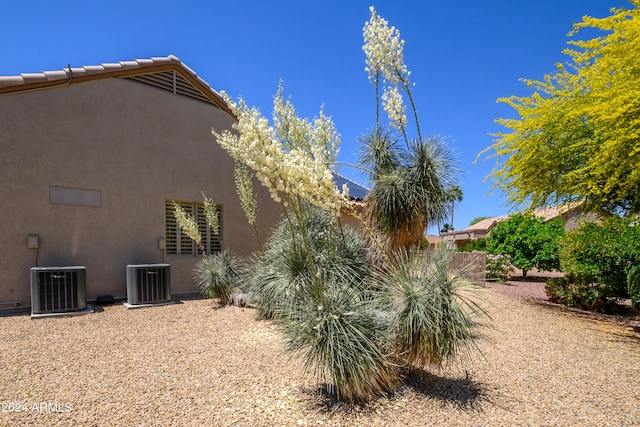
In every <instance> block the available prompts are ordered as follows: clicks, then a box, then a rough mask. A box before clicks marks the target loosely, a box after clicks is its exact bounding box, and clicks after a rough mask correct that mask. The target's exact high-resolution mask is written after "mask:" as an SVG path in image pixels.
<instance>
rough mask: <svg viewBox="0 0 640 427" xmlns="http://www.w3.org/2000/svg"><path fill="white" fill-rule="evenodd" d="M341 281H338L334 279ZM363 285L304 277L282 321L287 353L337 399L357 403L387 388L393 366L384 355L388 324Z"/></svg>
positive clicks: (392, 377)
mask: <svg viewBox="0 0 640 427" xmlns="http://www.w3.org/2000/svg"><path fill="white" fill-rule="evenodd" d="M338 278H339V279H342V280H338ZM366 295H367V293H366V292H365V290H364V289H363V284H362V283H361V282H356V281H355V280H353V279H349V278H347V277H346V276H344V275H343V274H339V275H331V277H321V278H305V279H303V280H302V283H301V286H300V287H299V288H298V289H297V291H296V292H294V298H293V301H294V304H292V305H291V306H289V307H287V306H283V305H281V306H280V307H279V308H280V309H284V310H286V313H283V314H284V315H283V316H280V317H281V318H282V319H283V320H282V326H283V331H284V334H285V340H286V348H287V350H288V351H291V352H294V353H300V354H302V357H303V359H304V361H305V368H306V369H307V370H312V371H313V372H314V374H315V375H316V376H317V377H318V378H319V379H320V380H321V381H323V382H325V383H328V388H329V390H330V391H331V392H332V393H333V394H335V396H336V398H337V399H338V400H341V401H351V402H360V401H368V400H371V399H372V398H373V397H375V396H379V395H382V394H384V393H385V392H387V391H389V390H391V389H392V388H393V386H394V385H395V383H396V381H397V372H396V370H395V367H394V366H393V365H392V364H391V363H389V360H388V358H387V355H386V349H385V345H386V338H387V335H386V332H387V326H386V324H385V323H384V322H383V319H382V318H381V317H380V316H379V315H378V313H377V312H376V311H374V307H375V304H372V301H371V300H370V299H369V298H367V297H366Z"/></svg>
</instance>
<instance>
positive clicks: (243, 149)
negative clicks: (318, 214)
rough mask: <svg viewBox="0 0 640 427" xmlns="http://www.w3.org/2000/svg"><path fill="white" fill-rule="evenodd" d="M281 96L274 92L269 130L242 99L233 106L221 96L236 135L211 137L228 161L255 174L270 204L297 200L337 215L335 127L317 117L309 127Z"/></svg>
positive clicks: (341, 197) (339, 202)
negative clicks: (226, 154)
mask: <svg viewBox="0 0 640 427" xmlns="http://www.w3.org/2000/svg"><path fill="white" fill-rule="evenodd" d="M282 92H283V91H282V87H280V89H279V90H278V93H277V94H276V96H275V97H274V112H273V118H274V126H270V125H269V121H268V120H267V119H266V118H264V117H262V116H261V114H260V111H259V110H258V109H256V108H255V107H253V108H249V107H248V106H247V105H246V103H245V102H244V100H243V99H242V98H240V99H239V100H238V102H237V103H236V102H235V101H233V100H232V99H231V97H230V96H229V95H228V94H226V93H225V92H222V96H223V98H224V100H225V101H226V102H227V104H228V105H229V108H230V109H231V110H232V111H233V113H234V114H235V116H236V117H237V118H238V121H237V123H235V124H234V129H235V130H236V131H237V134H236V133H231V132H229V131H227V130H225V131H223V132H222V133H217V132H216V131H215V130H212V132H213V134H214V135H215V136H216V138H217V140H218V143H219V144H220V146H221V147H222V148H224V149H225V150H226V151H227V152H228V153H229V154H230V155H231V157H233V158H234V159H235V160H237V161H238V162H240V163H241V164H244V165H247V166H248V167H249V168H251V169H253V170H254V171H255V174H256V177H257V178H258V180H259V181H260V182H261V183H262V184H263V185H264V186H266V187H267V188H268V189H269V192H270V194H271V197H272V198H273V199H274V200H275V201H276V202H284V203H285V204H292V203H297V200H298V198H302V199H305V200H307V201H309V202H310V203H312V204H313V205H315V206H318V207H320V208H322V209H325V210H328V211H331V212H334V213H337V212H339V209H340V207H341V206H342V204H343V203H344V202H345V200H346V198H345V197H344V195H343V194H341V193H340V191H338V189H337V187H336V184H335V181H334V177H333V176H334V174H333V172H334V170H333V168H334V164H335V161H336V158H337V155H338V143H339V141H340V137H339V135H338V132H337V131H336V129H335V125H334V124H333V121H332V120H331V118H329V117H327V116H325V115H324V113H323V112H322V111H321V112H320V115H319V117H317V118H315V119H314V120H313V121H309V120H307V119H302V118H299V117H298V116H297V113H296V111H295V108H294V107H293V105H292V104H291V102H290V101H289V100H288V99H286V100H285V99H284V96H283V93H282Z"/></svg>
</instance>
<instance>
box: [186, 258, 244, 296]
mask: <svg viewBox="0 0 640 427" xmlns="http://www.w3.org/2000/svg"><path fill="white" fill-rule="evenodd" d="M241 269H242V261H241V260H240V258H237V257H235V256H233V255H231V254H230V253H229V252H228V251H227V250H224V251H222V252H219V253H216V254H213V255H207V256H204V257H203V258H202V259H201V260H200V261H198V262H197V263H196V265H195V267H194V268H193V278H194V280H195V282H196V285H198V287H199V288H200V290H201V291H202V293H203V294H204V295H206V296H208V297H209V298H218V299H219V300H220V304H225V305H226V304H229V302H230V300H231V294H232V293H233V292H234V290H236V289H237V288H239V287H240V286H241Z"/></svg>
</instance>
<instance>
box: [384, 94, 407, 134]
mask: <svg viewBox="0 0 640 427" xmlns="http://www.w3.org/2000/svg"><path fill="white" fill-rule="evenodd" d="M382 107H383V108H384V111H386V112H387V115H388V116H389V120H391V126H393V127H394V128H396V129H398V130H400V131H402V130H403V129H404V128H405V127H407V114H406V112H407V107H406V106H405V105H404V101H403V100H402V95H401V94H400V92H399V91H398V88H397V87H396V86H387V87H386V88H385V89H384V93H383V94H382Z"/></svg>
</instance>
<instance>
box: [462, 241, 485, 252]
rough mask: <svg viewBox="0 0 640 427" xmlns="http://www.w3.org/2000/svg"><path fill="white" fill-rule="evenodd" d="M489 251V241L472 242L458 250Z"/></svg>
mask: <svg viewBox="0 0 640 427" xmlns="http://www.w3.org/2000/svg"><path fill="white" fill-rule="evenodd" d="M486 250H487V239H478V240H470V241H469V243H467V244H466V245H464V246H461V247H459V248H458V252H475V251H480V252H484V251H486Z"/></svg>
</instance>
